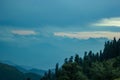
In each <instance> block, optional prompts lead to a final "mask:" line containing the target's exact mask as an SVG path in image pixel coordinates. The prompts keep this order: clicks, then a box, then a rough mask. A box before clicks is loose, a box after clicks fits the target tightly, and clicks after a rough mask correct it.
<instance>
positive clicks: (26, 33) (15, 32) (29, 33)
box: [11, 30, 37, 36]
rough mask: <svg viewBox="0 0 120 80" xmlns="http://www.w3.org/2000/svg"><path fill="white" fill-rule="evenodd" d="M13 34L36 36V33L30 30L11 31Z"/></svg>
mask: <svg viewBox="0 0 120 80" xmlns="http://www.w3.org/2000/svg"><path fill="white" fill-rule="evenodd" d="M11 32H12V33H13V34H17V35H24V36H25V35H36V34H37V33H36V32H35V31H32V30H12V31H11Z"/></svg>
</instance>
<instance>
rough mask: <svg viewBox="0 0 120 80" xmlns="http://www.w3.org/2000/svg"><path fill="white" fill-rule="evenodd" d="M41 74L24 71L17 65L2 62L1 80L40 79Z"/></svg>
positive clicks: (0, 65) (0, 67)
mask: <svg viewBox="0 0 120 80" xmlns="http://www.w3.org/2000/svg"><path fill="white" fill-rule="evenodd" d="M40 78H41V75H38V74H35V73H32V72H28V73H23V72H21V71H20V70H18V69H17V68H16V67H14V66H11V65H8V64H4V63H0V80H29V79H32V80H40Z"/></svg>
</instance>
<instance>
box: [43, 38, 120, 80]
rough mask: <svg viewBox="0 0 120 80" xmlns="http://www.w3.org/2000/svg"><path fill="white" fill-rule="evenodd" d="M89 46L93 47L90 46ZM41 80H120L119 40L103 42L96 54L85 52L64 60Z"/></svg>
mask: <svg viewBox="0 0 120 80" xmlns="http://www.w3.org/2000/svg"><path fill="white" fill-rule="evenodd" d="M91 46H94V44H93V45H91ZM41 80H120V39H119V40H116V39H115V38H114V40H112V41H107V42H105V45H104V49H103V50H100V51H99V52H97V53H93V52H92V51H89V52H85V53H84V57H83V58H81V57H79V55H78V54H76V55H75V56H71V57H70V58H66V59H65V60H64V64H63V65H62V66H61V67H59V65H58V63H57V64H56V67H55V73H52V72H51V71H50V70H49V71H48V72H47V73H45V75H44V77H43V78H42V79H41Z"/></svg>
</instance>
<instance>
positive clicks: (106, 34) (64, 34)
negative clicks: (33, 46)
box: [54, 31, 120, 39]
mask: <svg viewBox="0 0 120 80" xmlns="http://www.w3.org/2000/svg"><path fill="white" fill-rule="evenodd" d="M54 35H55V36H60V37H68V38H77V39H89V38H108V39H113V38H114V37H116V38H117V39H118V38H120V36H119V35H120V32H109V31H94V32H55V33H54Z"/></svg>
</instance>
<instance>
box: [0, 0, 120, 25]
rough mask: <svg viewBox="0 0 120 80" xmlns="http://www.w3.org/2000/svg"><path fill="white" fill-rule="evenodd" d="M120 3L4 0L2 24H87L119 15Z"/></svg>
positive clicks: (113, 0)
mask: <svg viewBox="0 0 120 80" xmlns="http://www.w3.org/2000/svg"><path fill="white" fill-rule="evenodd" d="M119 3H120V1H118V0H100V1H98V0H84V1H83V0H1V1H0V12H1V13H0V25H10V26H19V27H36V26H45V25H55V26H64V27H65V26H68V25H83V24H86V23H87V22H92V21H95V20H97V19H99V18H103V17H114V16H115V17H116V16H119V14H120V10H119V7H120V5H119ZM111 10H112V11H111ZM103 14H104V15H103Z"/></svg>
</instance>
